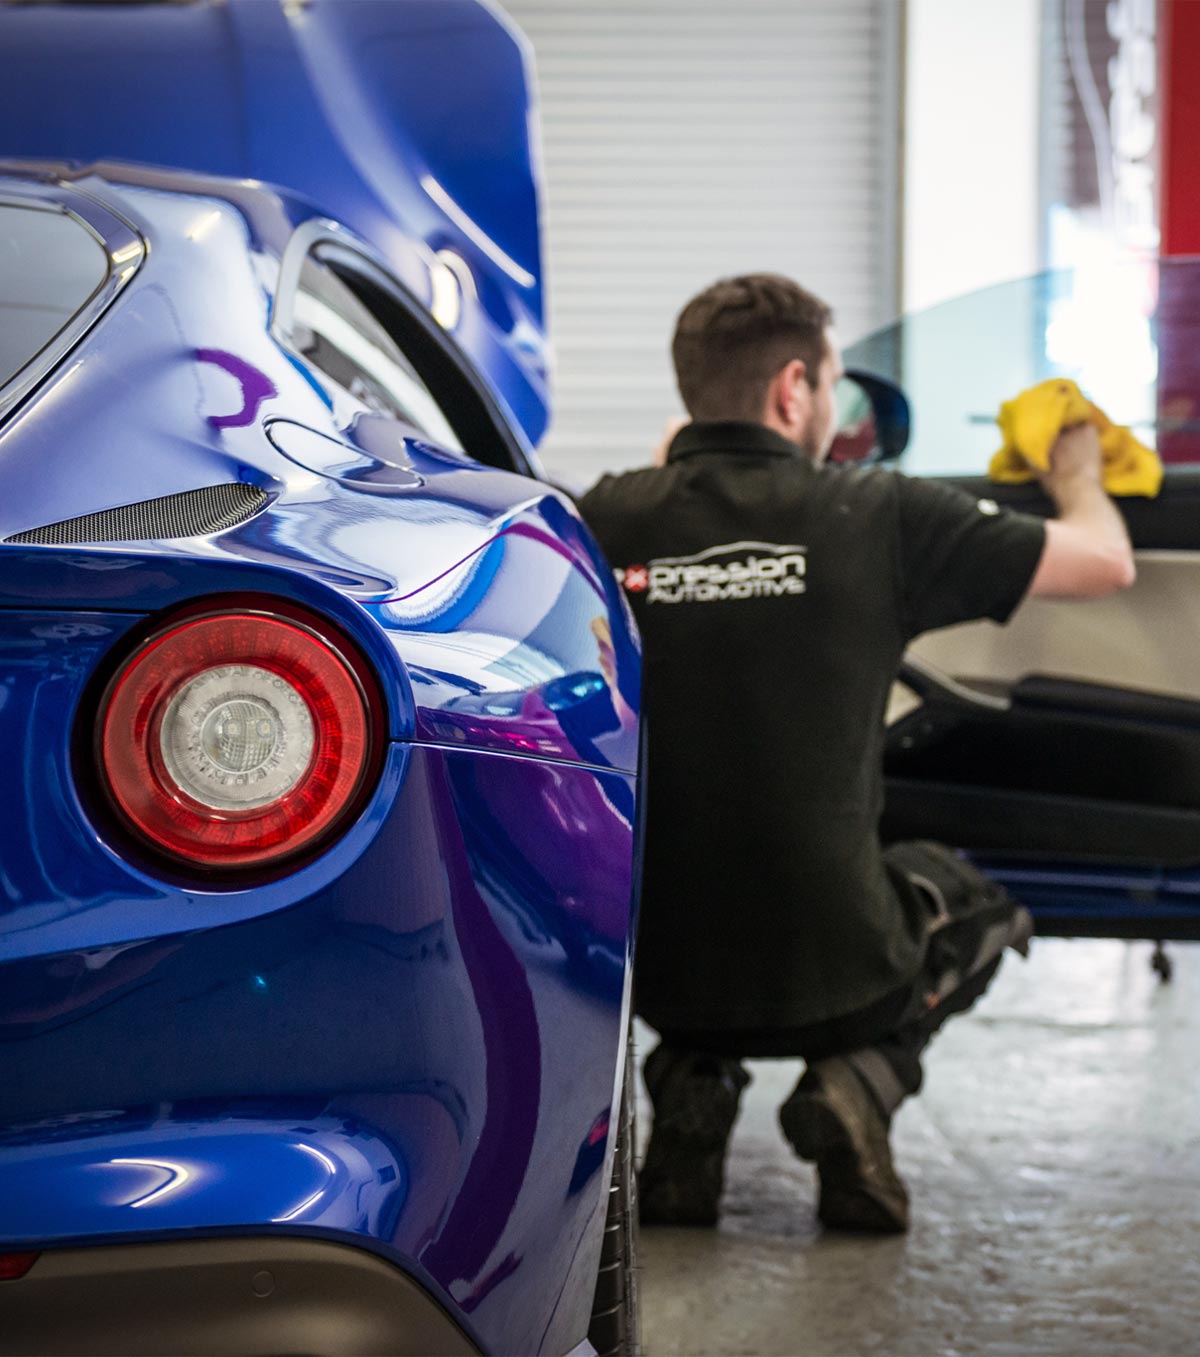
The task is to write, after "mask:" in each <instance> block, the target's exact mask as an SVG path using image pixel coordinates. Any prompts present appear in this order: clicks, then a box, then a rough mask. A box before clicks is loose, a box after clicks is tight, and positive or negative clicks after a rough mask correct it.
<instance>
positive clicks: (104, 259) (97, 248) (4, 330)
mask: <svg viewBox="0 0 1200 1357" xmlns="http://www.w3.org/2000/svg"><path fill="white" fill-rule="evenodd" d="M107 276H108V256H107V255H106V254H105V252H104V249H103V247H102V246H101V245H100V243H99V241H97V240H96V238H95V237H94V236H92V235H91V234H90V233H89V232H88V231H87V230H85V228H84V227H82V226H81V225H80V224H79V223H78V222H77V221H75V220H74V219H73V218H71V217H68V216H67V215H66V214H65V213H62V212H52V211H46V210H44V209H40V208H33V207H14V206H8V205H0V386H4V385H5V384H6V383H7V382H8V381H9V380H10V379H11V378H12V377H14V376H15V375H16V374H17V373H18V372H20V370H21V369H22V368H23V367H25V366H26V364H27V363H29V362H30V361H31V360H32V359H33V358H35V357H36V356H37V355H38V354H39V353H40V352H41V351H42V349H44V348H45V347H46V345H47V344H49V343H50V341H51V340H52V339H53V338H54V337H55V335H57V334H59V333H60V331H62V330H63V328H64V327H65V326H66V325H68V324H69V323H70V321H71V320H72V318H73V317H74V316H75V315H77V314H78V312H79V311H80V309H81V308H82V307H83V306H84V304H85V303H86V302H87V300H88V298H89V297H91V296H92V294H93V293H94V292H95V291H96V289H97V288H98V287H99V286H100V285H101V283H103V282H104V280H105V278H106V277H107Z"/></svg>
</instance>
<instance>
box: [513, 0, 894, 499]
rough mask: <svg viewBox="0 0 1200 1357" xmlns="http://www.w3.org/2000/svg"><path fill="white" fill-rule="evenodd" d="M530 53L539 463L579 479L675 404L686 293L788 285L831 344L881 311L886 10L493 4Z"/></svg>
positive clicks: (889, 130) (751, 4)
mask: <svg viewBox="0 0 1200 1357" xmlns="http://www.w3.org/2000/svg"><path fill="white" fill-rule="evenodd" d="M504 8H505V9H506V10H507V11H508V13H509V14H510V15H511V16H512V18H513V19H515V20H516V22H517V23H518V24H519V25H520V26H521V28H523V29H524V31H525V33H526V35H527V36H528V37H529V38H530V40H531V41H532V44H533V48H534V54H535V60H536V63H537V72H538V86H539V91H540V100H541V115H542V132H543V143H544V154H545V182H546V217H545V224H546V230H547V245H548V249H547V277H548V284H549V294H550V320H551V326H552V333H553V337H554V341H555V349H556V355H557V362H556V382H555V389H556V400H555V404H556V413H555V416H554V422H553V424H552V427H551V430H550V433H549V435H548V437H547V439H546V441H545V442H544V444H543V446H542V455H543V457H544V459H545V461H546V464H547V466H548V468H549V469H550V471H551V473H552V474H553V475H556V476H558V477H560V478H561V479H562V480H563V481H564V482H567V483H572V484H575V485H587V484H589V483H590V482H591V481H592V480H593V479H595V477H596V476H597V475H599V474H600V472H601V471H604V470H611V469H618V468H624V467H629V466H636V465H641V464H644V463H645V462H646V460H647V457H648V451H649V448H650V447H651V446H652V444H653V443H654V442H655V441H656V440H657V437H658V434H659V432H660V430H661V428H662V426H663V424H664V422H665V421H666V419H667V418H668V417H670V416H671V415H673V414H676V413H679V412H680V406H679V400H678V396H677V394H676V392H675V388H674V381H673V378H672V375H671V369H670V359H669V352H668V349H669V343H670V335H671V330H672V327H673V324H674V319H675V316H676V314H677V313H678V311H679V308H680V307H681V306H682V304H683V303H684V302H685V301H686V300H687V298H688V297H689V296H691V295H692V294H693V293H695V292H696V291H698V290H699V289H700V288H701V287H703V286H705V285H706V284H708V283H709V282H712V281H713V280H714V279H716V278H718V277H720V276H722V275H727V274H731V273H740V272H749V271H752V270H761V269H770V270H776V271H779V272H783V273H789V274H792V275H793V276H795V277H797V278H798V279H799V280H800V281H801V282H803V283H804V284H805V285H806V286H808V287H810V288H812V289H813V290H814V291H815V292H817V293H818V294H820V295H821V296H823V297H824V298H825V299H826V300H828V301H829V302H830V303H831V304H832V305H833V306H834V308H835V310H836V312H837V317H838V331H839V334H840V335H841V337H842V338H843V339H844V340H848V339H853V338H855V337H857V336H858V335H859V334H861V333H863V332H865V331H866V330H868V329H870V328H873V327H874V326H875V325H878V324H881V323H883V322H884V321H886V320H888V319H890V318H891V317H892V316H893V315H894V314H895V312H896V309H897V307H896V287H897V282H896V273H897V270H896V254H897V243H896V242H897V216H898V214H897V197H898V187H897V145H898V139H899V135H900V133H899V128H898V122H899V106H900V96H899V61H900V47H901V42H900V37H901V27H902V18H903V6H902V5H901V4H900V3H898V2H897V0H737V3H730V0H725V3H706V0H505V4H504Z"/></svg>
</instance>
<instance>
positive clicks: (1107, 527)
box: [1029, 424, 1135, 598]
mask: <svg viewBox="0 0 1200 1357" xmlns="http://www.w3.org/2000/svg"><path fill="white" fill-rule="evenodd" d="M1038 480H1039V481H1041V484H1042V489H1043V490H1045V492H1046V494H1047V495H1049V496H1050V498H1051V499H1052V500H1053V501H1054V503H1055V505H1056V506H1057V508H1058V517H1057V518H1056V519H1052V520H1051V521H1050V522H1049V523H1047V524H1046V546H1045V549H1044V550H1043V552H1042V559H1041V563H1040V564H1039V565H1038V568H1037V573H1036V574H1035V575H1034V577H1033V583H1032V584H1031V585H1030V586H1029V592H1030V594H1031V595H1034V596H1041V597H1043V598H1047V597H1048V598H1103V597H1104V595H1106V594H1112V593H1115V592H1116V591H1117V590H1118V589H1127V588H1128V587H1129V586H1130V585H1131V584H1132V583H1133V581H1134V575H1135V571H1134V564H1133V548H1132V546H1131V545H1130V543H1129V533H1128V532H1127V531H1126V529H1125V520H1124V519H1123V518H1122V517H1121V515H1120V514H1119V513H1118V512H1117V508H1116V506H1115V505H1114V504H1113V502H1112V500H1111V499H1109V497H1108V495H1107V494H1106V493H1105V491H1104V467H1103V459H1102V457H1101V453H1100V435H1099V433H1098V432H1097V431H1096V429H1095V428H1094V427H1093V426H1092V425H1090V424H1075V425H1073V426H1072V427H1071V428H1069V429H1064V430H1063V431H1062V433H1060V434H1059V436H1058V438H1057V439H1056V440H1055V443H1054V446H1053V447H1052V448H1051V449H1050V470H1049V471H1044V472H1041V473H1040V474H1039V476H1038Z"/></svg>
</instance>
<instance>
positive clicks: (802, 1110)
mask: <svg viewBox="0 0 1200 1357" xmlns="http://www.w3.org/2000/svg"><path fill="white" fill-rule="evenodd" d="M779 1124H780V1126H781V1127H782V1128H783V1134H784V1135H785V1136H787V1138H788V1140H789V1141H790V1142H791V1144H792V1148H793V1149H794V1150H795V1151H796V1153H797V1154H798V1155H799V1156H800V1158H801V1159H807V1160H809V1161H811V1162H813V1163H815V1164H816V1166H817V1174H818V1176H819V1178H820V1180H821V1195H820V1200H819V1202H818V1205H817V1215H818V1216H819V1217H820V1219H821V1221H822V1222H823V1223H824V1224H825V1225H827V1226H829V1227H830V1228H831V1229H835V1230H866V1231H873V1232H876V1233H879V1234H899V1233H901V1232H903V1231H904V1230H907V1229H908V1189H907V1188H906V1187H905V1186H904V1183H903V1181H902V1180H901V1178H900V1175H899V1174H898V1173H897V1172H896V1166H895V1164H894V1163H893V1162H892V1149H891V1146H890V1145H889V1144H888V1122H887V1118H886V1117H885V1116H884V1114H883V1112H882V1111H881V1110H880V1108H879V1104H878V1103H877V1102H876V1101H875V1099H874V1097H872V1095H871V1092H870V1090H869V1089H868V1088H867V1086H866V1084H864V1083H863V1081H862V1080H861V1079H860V1078H859V1076H858V1075H857V1074H856V1073H855V1072H854V1068H853V1066H852V1065H851V1064H850V1062H849V1061H848V1060H846V1059H844V1058H843V1057H842V1056H832V1057H830V1059H828V1060H820V1061H818V1062H817V1063H816V1064H815V1065H811V1066H809V1068H808V1069H807V1070H806V1071H805V1074H804V1077H803V1078H802V1079H801V1080H800V1082H799V1083H798V1084H797V1085H796V1091H795V1092H794V1093H793V1094H792V1096H791V1097H790V1098H789V1099H788V1100H787V1102H785V1103H784V1104H783V1106H782V1107H781V1108H780V1109H779Z"/></svg>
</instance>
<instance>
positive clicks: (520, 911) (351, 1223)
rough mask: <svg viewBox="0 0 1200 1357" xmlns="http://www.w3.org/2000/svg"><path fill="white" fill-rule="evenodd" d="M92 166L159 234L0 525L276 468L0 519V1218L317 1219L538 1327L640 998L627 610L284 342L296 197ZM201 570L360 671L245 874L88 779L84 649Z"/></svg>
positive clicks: (594, 1225)
mask: <svg viewBox="0 0 1200 1357" xmlns="http://www.w3.org/2000/svg"><path fill="white" fill-rule="evenodd" d="M111 173H112V175H113V179H112V180H104V179H100V178H96V177H94V176H93V177H91V178H89V179H88V180H87V182H86V187H87V191H88V192H89V194H93V195H96V196H97V197H99V198H101V199H103V200H104V201H105V202H107V203H108V204H109V206H110V208H111V209H113V210H114V211H119V212H120V213H121V215H122V216H123V217H125V218H126V219H128V220H129V221H130V222H131V223H133V225H134V226H135V227H136V228H137V229H138V230H139V231H140V232H141V233H142V235H143V236H144V238H145V240H146V241H148V242H149V250H148V253H147V255H146V257H145V259H144V261H143V262H142V263H141V265H140V267H139V268H138V270H137V272H136V274H135V275H134V276H133V277H132V278H131V279H130V280H129V281H128V282H127V284H126V286H125V288H124V290H123V292H122V293H121V295H120V296H119V297H117V299H116V300H115V302H114V303H113V304H112V305H111V307H110V309H109V311H108V312H107V313H106V314H105V315H104V316H103V317H102V318H101V319H100V320H99V322H98V323H97V324H96V325H95V327H94V328H93V329H92V330H91V331H90V332H89V333H88V334H87V335H86V336H85V337H84V339H83V340H82V341H81V342H80V343H79V344H78V345H77V346H76V347H75V348H74V349H73V350H72V352H71V353H70V355H69V356H68V357H67V358H66V359H65V360H64V362H63V363H62V364H61V365H60V366H59V367H58V369H57V370H56V371H55V372H54V373H52V374H50V375H49V376H48V377H47V378H46V380H45V381H43V382H42V384H41V386H40V387H39V389H38V390H37V391H36V392H35V393H34V396H33V397H32V398H30V399H29V400H27V401H26V402H25V403H24V404H23V405H21V406H20V407H19V408H18V409H17V410H16V411H15V413H14V414H12V415H11V416H10V417H9V418H8V420H7V421H6V422H5V423H4V424H3V425H0V538H3V537H6V536H11V535H12V534H14V533H18V532H22V531H25V530H28V529H30V528H33V527H36V526H38V525H40V524H44V523H47V522H55V521H59V520H62V519H65V518H68V517H73V516H76V515H80V514H86V513H91V512H95V511H97V510H100V509H104V508H107V507H111V506H113V505H119V504H123V503H128V502H131V501H135V500H141V499H144V498H149V497H155V496H160V495H169V494H172V493H175V492H177V491H182V490H185V489H192V488H195V487H197V486H202V485H209V484H217V483H220V482H224V481H231V480H236V481H244V482H248V483H251V484H254V485H257V486H259V487H261V488H262V489H263V490H264V491H265V492H266V495H267V497H268V502H267V504H266V507H265V508H263V509H262V511H261V512H259V513H257V514H256V515H255V516H254V517H252V518H251V519H249V520H248V521H246V522H244V523H243V524H241V525H240V526H238V527H235V528H232V529H229V530H227V531H224V532H221V533H218V534H215V535H212V536H208V537H199V538H187V539H179V540H146V541H142V542H136V543H113V544H95V545H86V546H80V547H53V546H29V545H16V544H12V543H8V544H5V543H3V542H2V541H0V804H2V805H4V806H6V807H13V806H16V807H20V808H21V812H20V813H19V814H17V815H9V816H8V817H7V818H6V819H5V820H4V821H3V823H0V1127H2V1128H3V1129H2V1130H0V1200H3V1201H4V1202H5V1203H6V1209H5V1211H4V1212H3V1213H0V1248H3V1247H4V1246H5V1245H16V1244H17V1243H19V1242H21V1241H24V1242H26V1243H33V1244H36V1245H38V1246H49V1247H53V1246H54V1245H56V1244H59V1245H64V1244H69V1243H78V1242H81V1241H85V1240H86V1241H89V1242H95V1241H98V1240H114V1239H132V1238H138V1237H143V1236H145V1235H147V1234H149V1235H153V1236H154V1237H160V1236H161V1237H170V1238H177V1237H181V1236H182V1235H186V1234H187V1233H189V1232H194V1231H198V1230H203V1231H206V1232H216V1233H220V1232H222V1231H227V1232H232V1233H239V1232H246V1231H257V1230H269V1231H285V1232H286V1231H288V1230H290V1229H295V1230H297V1231H300V1232H308V1233H312V1232H317V1233H320V1234H323V1235H325V1236H327V1237H329V1238H336V1239H339V1240H342V1241H343V1242H350V1243H357V1244H358V1245H359V1246H361V1247H365V1248H371V1249H374V1250H377V1251H378V1252H380V1253H382V1254H384V1255H386V1256H387V1257H389V1258H391V1259H393V1260H395V1261H396V1262H398V1263H399V1264H400V1265H401V1266H402V1267H404V1268H407V1269H408V1270H409V1271H410V1272H411V1273H412V1274H413V1275H414V1276H416V1277H417V1278H419V1279H421V1280H424V1281H425V1282H426V1283H427V1284H428V1285H429V1286H430V1287H431V1288H432V1289H433V1290H434V1292H435V1294H437V1295H438V1296H439V1297H441V1298H442V1299H443V1300H444V1301H445V1303H447V1304H448V1305H450V1306H451V1308H452V1309H453V1311H454V1313H455V1314H456V1316H457V1317H458V1318H459V1319H460V1321H461V1322H463V1323H464V1324H465V1325H466V1326H467V1327H468V1329H469V1330H470V1331H471V1332H472V1333H473V1334H474V1335H475V1336H476V1338H477V1339H478V1341H479V1343H480V1344H481V1346H482V1347H483V1348H484V1350H486V1351H491V1352H516V1351H520V1352H542V1351H544V1352H566V1351H568V1350H570V1349H571V1348H572V1347H573V1346H575V1344H577V1343H578V1342H579V1341H580V1340H581V1339H582V1338H583V1336H584V1332H585V1330H586V1324H587V1315H588V1310H589V1306H590V1300H591V1291H592V1287H593V1284H594V1281H595V1273H596V1266H597V1260H598V1250H599V1243H600V1235H599V1230H600V1226H601V1223H602V1215H603V1210H604V1204H605V1200H606V1186H607V1173H608V1170H609V1164H610V1162H611V1148H612V1146H611V1135H610V1133H609V1128H610V1126H611V1125H612V1124H614V1090H615V1088H616V1084H617V1079H618V1077H619V1072H620V1070H621V1067H622V1060H623V1054H624V1052H623V1039H624V1024H625V1021H626V1018H627V1013H628V984H629V973H630V967H629V957H630V948H631V937H632V922H633V921H632V911H633V897H634V878H635V873H634V846H635V836H636V822H637V777H636V772H637V767H638V743H637V711H638V689H639V649H638V643H637V638H636V635H635V633H634V631H633V628H632V624H631V622H630V619H629V616H628V613H627V611H626V610H625V608H624V606H623V604H622V601H621V600H620V598H619V596H618V594H617V592H616V589H615V584H614V581H613V577H612V575H611V572H610V571H609V569H608V568H607V566H606V565H605V563H604V561H603V560H602V558H601V557H600V556H599V554H598V552H597V549H596V547H595V544H594V543H593V542H592V540H591V538H590V537H589V535H588V534H587V532H586V530H585V529H584V528H583V526H582V524H581V523H580V522H579V520H578V518H577V516H576V515H575V513H574V510H573V509H572V508H571V506H570V505H569V504H568V503H567V502H566V501H565V500H564V499H563V498H562V497H560V496H559V495H558V494H557V493H556V492H555V491H553V490H552V489H550V488H549V487H548V486H546V485H545V484H543V483H541V482H538V481H535V480H531V479H529V478H527V477H524V476H520V475H515V474H512V473H510V472H505V471H498V470H494V469H491V468H488V467H484V466H482V465H479V464H478V463H475V462H473V461H471V460H470V459H469V458H468V457H465V456H463V455H461V454H457V453H452V452H449V451H447V450H446V449H442V448H439V447H436V446H434V445H432V444H431V443H429V442H428V441H424V440H421V439H417V438H414V437H413V436H412V435H411V431H407V430H405V429H402V428H400V427H399V426H397V425H395V424H394V423H392V422H391V421H389V420H387V419H385V418H383V417H381V416H379V415H377V414H375V413H374V412H372V411H370V410H368V409H367V408H365V407H363V408H361V409H359V410H357V411H356V412H354V415H353V418H351V419H350V420H349V421H348V422H346V417H345V407H344V405H343V404H342V403H340V402H331V401H330V400H328V399H327V398H324V397H325V393H324V392H323V389H322V386H321V379H320V375H319V374H318V373H316V372H314V371H312V370H309V369H308V368H307V367H306V365H305V364H304V362H303V360H302V359H300V358H299V356H298V355H297V354H294V353H291V352H289V351H288V350H287V349H286V347H285V346H284V345H282V344H281V343H280V342H279V341H278V340H277V339H276V338H275V337H273V336H272V334H271V331H270V328H269V325H270V319H271V313H272V308H273V304H274V295H273V289H274V286H275V278H276V275H277V273H278V269H279V258H280V255H281V254H282V251H283V249H284V247H285V246H286V243H287V240H288V238H289V236H290V233H291V231H292V230H293V229H294V227H295V226H297V225H299V224H302V223H303V222H304V221H306V220H307V219H308V214H309V213H310V209H307V208H306V207H305V206H304V205H303V204H301V203H298V202H297V201H296V200H295V199H292V198H289V197H288V196H287V195H284V194H280V193H277V192H275V191H272V190H267V189H255V188H252V187H247V186H245V185H220V184H217V183H215V182H214V181H203V182H202V183H201V182H197V181H196V180H194V179H189V178H187V177H178V178H176V179H170V178H164V177H162V176H158V177H153V176H145V175H142V174H135V175H132V176H130V175H128V174H127V173H126V172H124V171H116V170H113V171H111ZM122 174H124V175H125V176H126V178H129V177H132V178H135V179H138V180H139V182H137V183H133V184H130V183H123V182H120V179H119V176H120V175H122ZM0 190H2V191H3V193H4V194H5V195H6V196H12V195H14V194H15V195H19V194H21V193H23V192H29V191H30V189H29V182H28V181H27V180H21V179H14V178H9V179H7V180H5V181H4V182H3V184H0ZM63 191H65V192H66V193H67V194H68V195H69V193H70V192H71V189H70V187H69V186H68V187H67V189H65V190H63ZM414 258H417V259H418V262H419V257H418V256H414ZM335 405H336V406H337V409H336V411H335ZM272 421H286V423H287V425H288V426H289V428H290V430H291V431H292V437H291V441H290V442H289V439H288V438H287V437H283V438H281V437H280V436H279V432H278V429H277V430H276V435H275V437H274V438H273V437H272V436H271V434H270V429H271V427H272ZM339 421H341V422H339ZM297 428H299V429H301V430H306V431H307V433H306V434H301V435H296V434H295V430H296V429H297ZM297 438H299V439H300V440H301V441H303V442H304V443H305V445H306V446H307V448H308V451H307V452H306V453H304V454H303V455H301V456H297V455H296V440H297ZM312 439H319V440H321V443H322V456H316V455H315V454H314V453H313V448H312ZM324 444H328V445H329V447H330V448H331V449H332V451H328V450H327V449H325V448H324ZM197 599H205V600H216V601H217V603H218V604H221V605H222V606H223V604H222V601H226V602H229V603H231V604H234V605H237V606H242V605H252V606H255V607H260V608H267V609H269V608H270V607H271V606H272V604H273V602H274V601H281V602H283V603H285V604H287V605H290V606H293V607H301V608H303V609H306V610H308V611H309V612H311V613H313V614H314V615H316V616H317V617H318V618H321V619H326V620H327V621H328V623H330V624H333V625H334V626H336V627H338V628H340V629H341V631H343V632H344V633H345V634H346V635H347V636H348V637H349V638H350V639H351V641H352V642H353V643H354V644H355V645H356V646H357V647H358V649H359V650H360V651H361V652H362V653H363V655H364V656H365V657H366V660H367V662H368V663H369V664H370V665H371V667H372V668H373V669H374V670H375V672H376V674H377V676H378V678H379V681H380V684H381V688H382V690H383V694H384V697H385V701H386V705H387V717H386V720H387V728H386V730H385V731H384V732H383V735H384V736H385V738H386V741H387V755H386V758H385V759H384V764H383V768H382V771H381V774H380V777H379V781H378V784H377V786H376V787H375V788H374V790H373V792H372V794H371V796H370V798H369V800H368V802H367V804H366V806H365V807H364V809H363V811H362V813H361V814H360V816H359V818H358V819H357V821H356V822H355V823H354V824H353V825H352V826H351V827H350V828H349V829H348V830H347V831H346V833H345V834H344V835H343V836H342V837H341V838H340V839H338V840H337V841H336V842H334V843H333V844H331V845H330V846H329V847H328V848H327V849H326V850H325V851H324V852H323V853H322V854H321V855H320V856H319V857H317V858H316V859H315V860H314V861H312V862H310V863H308V864H307V865H305V866H302V867H300V868H299V869H296V870H293V871H290V872H287V873H285V874H283V875H281V876H279V877H278V878H277V879H274V880H270V881H267V882H265V883H263V884H260V885H255V886H240V887H229V886H227V885H223V884H222V883H221V882H219V881H215V880H208V879H205V878H204V877H203V876H196V877H195V878H192V879H184V878H180V879H179V880H175V879H171V878H169V877H168V876H164V875H163V873H162V872H161V871H160V870H159V869H155V868H152V867H150V866H149V865H148V864H147V862H146V861H144V860H142V859H141V858H140V857H139V855H138V853H137V851H136V849H135V848H133V847H131V845H130V844H129V843H128V842H127V841H126V840H125V839H123V838H122V837H121V835H120V834H119V832H114V831H113V830H112V828H111V827H110V825H109V822H108V820H107V818H106V817H105V816H104V815H103V814H102V813H101V807H100V806H99V804H98V802H97V799H96V797H95V794H94V793H93V792H92V791H91V790H90V788H89V779H88V765H89V760H90V759H91V758H92V757H93V755H92V753H91V733H92V725H93V714H94V702H95V697H96V693H95V684H96V681H97V680H96V676H97V674H98V673H99V672H101V671H103V670H104V667H105V666H109V667H111V666H112V665H114V664H116V663H117V662H119V660H120V657H121V656H122V655H123V654H125V653H127V651H128V649H129V648H130V647H132V646H133V645H134V644H135V642H136V640H137V638H138V637H139V636H140V635H142V634H143V633H144V632H145V630H146V629H147V628H148V627H151V626H153V625H154V623H155V620H156V619H159V618H162V617H164V616H169V615H170V613H171V612H172V610H174V609H176V608H178V607H180V606H182V605H184V604H187V603H189V602H191V601H193V600H197ZM598 1128H599V1129H598ZM326 1161H328V1162H327V1163H326ZM329 1165H332V1167H329ZM181 1168H182V1169H183V1170H184V1171H185V1172H186V1174H187V1177H186V1178H183V1177H182V1175H181V1174H180V1173H179V1171H178V1170H179V1169H181ZM172 1174H173V1175H174V1176H171V1175H172ZM12 1202H15V1203H17V1206H16V1207H15V1208H14V1209H13V1210H12V1211H10V1210H8V1209H7V1207H8V1204H9V1203H12Z"/></svg>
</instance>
